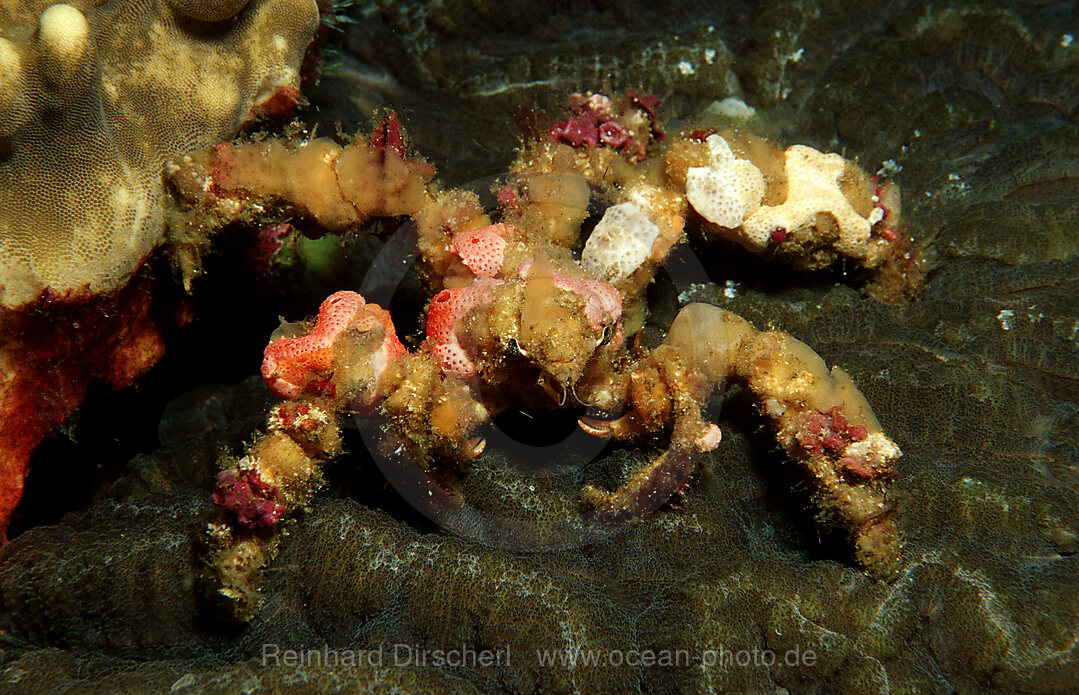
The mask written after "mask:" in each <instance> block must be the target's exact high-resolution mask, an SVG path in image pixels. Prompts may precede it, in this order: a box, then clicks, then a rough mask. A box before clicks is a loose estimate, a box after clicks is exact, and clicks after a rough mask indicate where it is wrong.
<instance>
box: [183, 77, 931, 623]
mask: <svg viewBox="0 0 1079 695" xmlns="http://www.w3.org/2000/svg"><path fill="white" fill-rule="evenodd" d="M657 103H658V102H657V101H656V100H655V99H653V98H646V97H641V96H639V95H633V94H631V95H629V96H627V97H625V98H623V99H620V100H617V101H616V100H611V99H609V98H607V97H605V96H602V95H596V94H593V95H587V96H580V95H575V96H574V97H573V99H572V100H571V114H570V115H569V117H568V118H567V120H566V121H564V122H561V123H556V124H555V125H553V126H552V127H551V129H550V131H549V133H548V135H547V136H546V137H544V138H540V139H537V140H536V141H533V142H529V143H526V144H525V145H524V146H523V147H522V149H521V151H520V153H519V156H518V158H517V160H516V162H515V163H514V165H513V167H512V171H511V177H510V179H509V183H507V184H500V185H499V187H498V188H497V189H496V190H495V191H494V193H495V194H496V199H497V200H498V204H499V207H498V210H496V211H495V212H494V213H489V212H488V211H487V210H485V209H484V208H483V207H482V206H481V205H480V203H479V199H478V197H477V196H476V195H475V194H474V193H470V192H466V191H460V190H444V189H441V188H439V187H438V186H437V185H435V184H433V183H432V182H431V179H432V176H433V172H432V169H431V167H430V166H429V165H428V164H426V163H425V162H424V161H423V160H421V159H419V158H416V157H410V156H409V154H408V152H407V149H406V147H405V143H404V138H403V137H402V135H401V130H400V126H399V124H398V122H397V119H396V117H395V116H394V115H392V114H389V115H387V116H386V117H384V118H383V120H382V123H381V124H380V125H379V127H378V128H376V130H375V132H374V133H373V134H372V135H371V136H370V137H359V138H357V139H356V140H354V141H353V142H352V143H350V144H348V145H347V146H344V147H341V146H339V145H337V144H336V143H333V142H331V141H328V140H310V141H305V142H301V143H289V142H284V141H278V140H264V141H261V142H255V143H237V144H223V145H219V146H218V147H217V148H214V149H213V150H210V151H207V152H204V153H202V154H200V155H197V156H194V157H188V158H186V159H185V160H184V161H182V162H179V163H177V164H175V165H174V166H173V167H171V169H170V172H169V173H170V178H171V181H172V184H173V187H174V189H175V191H176V192H177V193H178V196H179V198H180V200H181V201H182V205H183V206H184V209H185V211H186V212H185V214H186V218H184V219H186V222H183V223H184V224H189V225H194V224H198V225H210V226H220V225H221V224H223V223H225V222H229V221H235V220H241V221H242V220H253V219H255V216H256V212H257V214H258V216H259V219H265V216H266V214H268V213H267V211H270V212H273V211H277V212H278V213H280V214H281V215H282V216H289V217H291V218H297V217H302V218H303V219H305V220H306V221H307V222H308V224H314V225H317V226H318V227H319V228H320V229H321V230H329V231H333V232H342V231H345V230H347V229H349V228H352V227H355V226H357V225H359V224H361V223H363V222H364V221H366V220H367V219H369V218H371V217H385V216H404V215H408V216H410V217H411V219H412V221H413V222H414V224H415V228H416V230H417V244H418V251H419V266H418V269H419V273H420V275H421V277H422V279H423V280H424V281H425V282H426V283H427V284H428V285H429V286H430V287H431V299H430V304H429V307H428V310H427V317H426V337H425V338H424V339H423V340H422V342H421V343H420V344H418V345H415V346H414V347H413V348H412V349H406V348H405V346H404V345H403V344H402V342H401V341H400V340H399V338H398V334H397V330H396V329H395V327H394V323H393V320H392V318H391V316H390V314H389V313H388V312H387V311H386V310H385V309H384V308H383V307H380V306H378V305H376V304H372V303H368V302H367V301H366V300H365V299H364V297H363V296H361V295H360V294H357V293H356V292H352V291H348V290H343V291H340V292H337V293H335V294H333V295H332V296H330V297H329V298H327V299H326V300H325V301H324V302H323V303H322V305H321V307H320V309H319V312H318V316H317V317H316V318H315V319H314V320H309V321H305V322H302V323H298V324H283V325H282V327H281V328H280V329H279V330H278V331H277V332H276V333H275V334H274V336H273V337H272V339H271V342H270V344H269V345H268V346H267V348H266V351H265V358H264V361H263V364H262V376H263V378H264V379H265V380H266V383H267V384H268V385H269V386H270V388H271V389H272V390H273V391H274V392H275V393H276V394H277V395H279V396H281V397H282V398H284V399H286V400H285V401H284V402H282V403H281V404H279V405H276V406H274V407H273V408H272V409H271V411H270V414H269V417H268V420H267V427H266V431H265V432H264V433H263V434H261V435H260V436H259V437H258V438H257V439H256V440H255V441H254V443H253V444H251V446H250V447H249V448H248V451H247V452H246V455H244V456H243V457H242V458H239V459H238V460H235V459H227V460H225V461H224V463H223V468H224V470H223V471H222V472H221V474H220V475H219V477H218V488H217V491H216V492H215V496H214V499H215V501H216V502H217V503H218V504H219V505H220V506H221V507H222V509H223V513H222V515H221V518H220V520H218V521H216V522H215V523H213V524H211V527H210V535H211V539H212V540H211V564H212V566H213V567H214V570H215V577H216V580H217V582H218V593H219V595H220V596H222V597H224V598H226V599H228V600H230V601H232V602H233V607H234V608H235V611H236V613H237V615H239V616H240V617H241V618H245V617H249V616H250V615H251V614H252V611H253V610H254V607H255V605H257V590H256V588H255V584H254V577H255V576H256V574H257V570H258V569H259V568H260V567H261V566H262V565H263V564H264V563H265V562H266V560H267V557H268V555H269V554H270V553H271V550H272V547H273V543H274V538H275V534H276V530H277V529H278V528H279V527H280V526H281V525H282V521H283V520H284V519H286V518H287V517H288V516H289V514H290V513H291V512H292V511H293V510H295V509H297V508H301V507H303V506H304V505H306V504H307V503H308V501H309V500H310V499H311V496H312V495H313V494H314V493H315V491H316V490H317V489H318V487H319V485H320V484H321V481H322V475H321V466H322V465H323V463H324V462H326V461H327V460H329V459H330V458H332V457H334V456H335V455H337V454H338V453H340V452H341V449H342V447H341V439H340V436H339V431H338V421H339V419H340V418H341V416H342V415H343V414H350V415H352V414H359V415H361V416H363V417H379V418H383V419H384V421H385V423H386V424H387V427H386V434H385V441H386V443H387V448H391V449H393V448H396V449H397V450H399V451H400V452H402V453H404V454H407V457H408V458H409V459H410V460H412V461H414V462H416V463H417V464H418V466H419V468H420V469H422V470H423V471H424V472H425V473H427V474H429V475H431V476H433V478H434V479H436V480H441V481H447V480H452V475H448V473H451V472H455V471H459V470H460V469H461V465H462V464H465V463H468V462H469V461H472V460H474V459H475V458H476V457H478V456H481V455H482V454H483V451H484V444H485V440H484V426H485V423H486V422H488V421H489V420H490V419H491V418H493V417H495V416H497V415H498V414H499V413H500V412H502V411H503V410H505V409H507V408H509V407H516V408H527V409H529V410H533V411H543V410H553V409H559V408H565V407H575V408H581V407H583V406H587V407H588V408H589V409H590V410H589V415H588V416H585V417H581V419H580V421H579V422H580V427H581V428H582V429H583V430H584V431H585V432H587V433H588V434H590V435H594V436H596V437H603V438H613V439H616V440H620V441H626V442H632V441H642V440H647V441H652V442H655V441H659V442H662V443H663V444H662V452H661V453H660V454H659V455H658V456H656V457H655V458H653V459H652V460H651V461H649V462H648V463H647V464H646V465H644V466H642V467H640V468H639V469H638V470H636V471H634V472H632V473H631V474H630V475H629V476H628V477H627V478H626V479H625V480H624V481H622V482H621V483H620V484H619V485H617V486H616V487H614V489H611V490H605V489H599V487H597V486H591V485H589V486H585V487H584V488H583V489H582V490H581V493H580V497H581V502H580V503H581V504H582V505H583V506H585V507H586V508H587V509H589V510H591V511H590V513H591V514H592V515H593V518H595V519H597V520H599V521H602V522H625V521H634V520H638V519H640V518H643V517H645V516H646V515H648V514H649V513H650V512H652V511H653V510H655V509H656V508H658V507H659V506H661V505H662V504H663V503H664V502H665V501H666V500H668V499H669V498H670V497H671V496H672V495H674V494H676V493H678V492H680V491H681V490H683V489H684V488H685V486H686V485H687V482H688V481H689V479H690V475H691V473H692V471H693V469H694V465H695V462H696V459H697V456H698V454H699V453H700V452H705V451H710V450H713V449H715V448H716V447H717V446H718V445H719V443H720V430H719V427H718V426H717V425H716V424H714V423H712V422H710V421H708V420H707V419H706V418H705V415H704V409H705V406H706V404H707V402H708V399H709V396H710V395H711V394H712V392H713V391H715V390H716V389H719V388H722V387H723V386H724V384H726V383H727V382H728V381H731V380H733V381H737V382H740V383H742V384H743V385H744V386H745V387H746V389H747V391H748V392H749V393H751V394H752V396H753V397H754V399H755V401H756V403H757V404H758V406H759V409H760V412H761V413H762V415H763V416H764V417H765V418H766V419H767V420H768V421H769V423H770V425H771V429H772V432H773V433H774V435H775V439H776V442H777V443H778V444H779V445H780V447H781V448H782V450H783V451H784V452H785V453H786V455H787V456H789V457H790V458H791V459H793V460H795V461H797V462H799V463H800V464H801V465H802V466H804V467H805V469H806V471H807V472H808V473H809V475H810V477H811V478H812V480H813V481H814V484H815V486H816V493H817V501H818V504H819V506H820V509H821V516H822V519H823V520H826V521H827V522H828V523H831V524H834V525H838V526H840V527H842V528H844V529H846V531H847V532H848V533H849V535H850V538H851V540H852V542H853V547H854V555H855V558H856V560H857V562H858V563H859V564H860V565H861V566H862V567H864V568H865V569H866V570H867V571H869V572H871V573H873V574H876V575H878V576H886V575H888V574H890V573H891V572H892V571H893V570H894V568H895V566H896V564H897V562H898V557H899V550H900V539H899V535H898V532H897V529H896V523H895V516H894V507H893V505H892V503H891V502H890V501H889V499H888V497H887V489H886V481H887V480H888V479H889V478H890V477H891V476H892V475H893V472H892V469H891V464H892V462H893V461H894V460H895V458H896V457H898V456H899V455H900V451H899V448H898V447H897V446H896V445H895V443H894V442H892V440H891V439H889V438H888V436H887V435H886V434H885V433H884V432H883V431H882V429H881V426H880V424H879V423H878V421H877V419H876V417H875V416H874V414H873V411H872V409H871V408H870V406H869V404H868V403H867V402H866V400H865V399H864V398H863V396H862V394H861V393H860V392H859V391H858V389H857V388H856V387H855V385H854V384H853V383H852V381H851V380H850V378H849V377H848V376H847V375H846V373H844V372H843V370H841V369H839V368H838V367H835V368H832V369H831V370H829V369H828V367H827V366H826V365H825V363H824V361H823V360H822V359H821V358H820V357H819V356H818V355H817V354H816V353H815V352H814V351H813V350H812V349H811V348H809V347H808V346H807V345H805V344H804V343H801V342H799V341H798V340H796V339H795V338H793V337H792V336H790V335H788V334H786V333H782V332H779V331H758V330H757V329H756V328H754V327H753V326H752V325H750V324H749V323H748V322H747V321H745V320H744V319H742V318H740V317H738V316H736V315H734V314H732V313H730V312H728V311H725V310H723V309H720V308H717V307H714V306H710V305H706V304H690V305H688V306H685V307H683V308H682V310H681V312H680V313H679V314H678V316H677V318H676V319H675V320H674V322H673V324H672V325H671V327H670V330H669V332H668V333H667V335H666V338H665V339H664V340H663V341H662V343H661V344H659V345H658V346H657V347H655V348H654V349H647V348H644V347H642V346H641V345H640V341H639V340H637V341H633V340H628V339H627V336H633V335H634V334H636V333H637V331H638V330H639V328H640V327H641V325H642V323H643V318H644V313H645V310H646V307H645V302H644V292H645V289H646V287H647V286H648V285H649V283H650V282H651V281H652V279H653V276H654V275H655V273H656V270H657V268H658V267H659V266H660V265H661V264H662V263H663V262H664V260H665V259H666V258H667V256H668V254H669V253H670V251H671V249H672V248H673V247H674V246H675V245H676V244H679V243H680V242H681V241H682V240H683V237H684V229H685V227H686V223H687V219H691V220H693V222H694V224H695V225H696V226H699V227H702V228H703V229H704V230H705V232H706V233H707V234H711V235H714V236H719V237H723V238H727V239H730V240H733V241H736V242H738V243H739V244H741V245H743V246H744V247H745V248H747V249H749V250H751V251H756V252H759V251H763V250H765V249H767V250H769V252H770V253H771V255H773V256H774V257H775V258H777V259H778V260H780V261H785V262H787V263H788V264H790V265H793V266H795V267H798V268H811V269H812V268H820V267H824V266H827V265H829V264H831V263H833V262H834V261H836V260H837V259H839V258H845V259H847V261H848V263H853V264H855V265H858V266H860V267H862V268H865V269H867V270H868V271H870V272H872V273H875V276H874V277H875V288H874V289H875V291H876V293H877V294H878V296H883V297H885V298H890V299H893V300H894V299H897V298H902V297H903V296H905V295H909V294H910V293H912V291H913V290H912V288H913V286H914V284H915V283H916V282H917V270H918V261H917V258H916V255H915V253H914V251H913V250H912V247H911V245H910V240H909V238H907V237H906V236H904V233H903V230H902V227H901V225H900V218H899V210H898V192H897V191H896V190H895V188H894V187H893V186H890V185H879V184H878V182H877V181H876V180H875V179H874V178H872V177H870V176H868V175H867V174H865V172H863V171H862V170H861V169H859V168H858V167H857V166H856V165H855V164H853V163H852V162H849V161H847V160H844V159H842V158H841V157H839V156H838V155H834V154H824V153H821V152H818V151H816V150H813V149H811V148H808V147H804V146H800V145H796V146H794V147H791V148H788V149H787V150H783V149H781V148H779V147H777V146H775V145H773V144H771V143H769V142H767V141H765V140H763V139H761V138H758V137H755V136H753V135H750V134H747V133H742V132H737V131H726V132H714V131H694V132H691V133H686V134H683V135H680V136H677V137H674V138H672V139H671V140H670V141H669V143H668V142H665V141H664V140H665V138H664V134H663V133H662V131H661V130H660V128H659V126H658V124H657V121H656V113H655V108H656V106H657ZM590 204H592V205H594V206H599V207H600V209H602V210H603V214H602V217H601V218H600V219H599V221H598V222H597V223H596V224H595V226H594V228H593V229H592V230H591V232H590V233H589V234H588V235H587V238H586V239H584V238H582V236H583V232H582V226H583V223H584V222H585V220H586V218H587V217H588V216H589V206H590ZM594 209H595V208H594ZM273 228H274V229H275V230H276V229H277V227H276V226H275V227H273ZM197 252H198V249H193V250H190V254H191V257H192V258H195V259H197V255H198V254H197ZM430 485H431V488H430V489H429V491H430V493H431V494H434V493H435V492H436V491H437V492H438V493H439V494H441V495H443V497H444V498H448V499H451V498H452V496H453V489H452V484H448V483H447V484H436V483H430ZM436 488H439V489H437V490H436Z"/></svg>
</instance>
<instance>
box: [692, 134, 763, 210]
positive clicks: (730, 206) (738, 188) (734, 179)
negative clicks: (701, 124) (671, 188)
mask: <svg viewBox="0 0 1079 695" xmlns="http://www.w3.org/2000/svg"><path fill="white" fill-rule="evenodd" d="M706 142H707V143H708V151H709V154H710V155H711V158H712V162H711V164H709V165H708V166H706V167H690V168H689V171H688V172H687V173H686V198H687V199H688V200H689V204H690V205H692V206H693V209H694V210H696V211H697V212H698V213H700V215H701V217H703V218H704V219H706V220H708V221H709V222H714V223H715V224H718V225H719V226H721V227H727V228H728V229H734V228H735V227H740V226H741V225H742V222H743V221H744V220H745V219H746V218H747V217H749V216H750V215H751V214H753V213H754V212H755V211H756V210H757V208H758V207H760V204H761V200H762V199H763V198H764V174H762V173H761V171H760V169H758V168H757V167H755V166H753V164H752V163H751V162H749V161H747V160H745V159H738V158H736V157H735V156H734V152H732V151H731V147H730V145H728V144H727V141H726V140H724V139H723V138H722V137H720V136H719V135H709V136H708V140H707V141H706Z"/></svg>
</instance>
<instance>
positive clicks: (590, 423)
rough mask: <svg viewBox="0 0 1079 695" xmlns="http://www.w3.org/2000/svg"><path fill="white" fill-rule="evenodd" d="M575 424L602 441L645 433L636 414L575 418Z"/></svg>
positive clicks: (630, 437)
mask: <svg viewBox="0 0 1079 695" xmlns="http://www.w3.org/2000/svg"><path fill="white" fill-rule="evenodd" d="M577 424H578V426H580V428H581V429H582V430H584V431H585V432H587V433H588V434H590V435H592V436H593V437H603V438H604V439H612V438H613V439H618V440H624V439H632V438H633V437H635V436H637V435H639V434H643V433H644V432H645V428H644V427H643V426H642V422H641V418H640V416H639V415H637V414H636V413H626V414H625V415H623V416H622V417H620V418H618V419H617V420H597V419H596V418H591V417H581V418H577ZM717 444H718V442H717Z"/></svg>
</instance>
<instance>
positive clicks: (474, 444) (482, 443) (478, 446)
mask: <svg viewBox="0 0 1079 695" xmlns="http://www.w3.org/2000/svg"><path fill="white" fill-rule="evenodd" d="M465 446H466V447H468V448H469V457H470V458H479V455H480V454H482V453H483V450H484V449H486V448H487V440H486V439H485V438H484V437H473V438H472V439H469V440H468V441H467V442H465Z"/></svg>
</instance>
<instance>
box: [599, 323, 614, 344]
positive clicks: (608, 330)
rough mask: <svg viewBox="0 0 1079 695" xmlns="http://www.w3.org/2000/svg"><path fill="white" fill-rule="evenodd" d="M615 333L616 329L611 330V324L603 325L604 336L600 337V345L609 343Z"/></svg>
mask: <svg viewBox="0 0 1079 695" xmlns="http://www.w3.org/2000/svg"><path fill="white" fill-rule="evenodd" d="M613 335H614V331H612V330H611V327H610V326H604V327H603V337H602V338H600V339H599V344H600V345H606V344H607V343H609V342H611V336H613Z"/></svg>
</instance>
